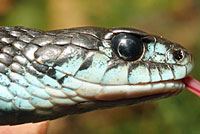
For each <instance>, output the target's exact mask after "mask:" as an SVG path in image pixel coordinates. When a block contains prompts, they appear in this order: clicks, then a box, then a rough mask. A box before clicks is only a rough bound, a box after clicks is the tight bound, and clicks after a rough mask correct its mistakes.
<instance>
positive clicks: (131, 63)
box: [0, 26, 193, 125]
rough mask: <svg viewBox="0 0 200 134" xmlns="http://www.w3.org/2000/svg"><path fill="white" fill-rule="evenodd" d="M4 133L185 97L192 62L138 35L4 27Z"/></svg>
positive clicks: (177, 48)
mask: <svg viewBox="0 0 200 134" xmlns="http://www.w3.org/2000/svg"><path fill="white" fill-rule="evenodd" d="M0 49H1V51H0V125H16V124H23V123H28V122H40V121H44V120H53V119H57V118H59V117H62V116H65V115H73V114H80V113H84V112H89V111H92V110H98V109H105V108H112V107H118V106H127V105H136V104H142V103H146V102H150V101H154V100H159V99H162V98H167V97H170V96H174V95H177V94H179V93H180V92H181V91H182V90H183V89H184V88H185V84H184V83H183V82H182V79H183V78H185V77H186V76H187V75H188V74H189V73H190V72H191V70H192V68H193V58H192V55H191V54H190V53H189V52H188V51H187V50H186V49H185V48H184V47H182V46H181V45H179V44H177V43H174V42H171V41H169V40H167V39H165V38H163V37H162V36H156V35H153V34H149V33H146V32H143V31H141V30H137V29H133V28H123V27H117V28H103V27H77V28H69V29H58V30H51V31H42V30H37V29H32V28H26V27H22V26H12V27H8V26H2V27H0Z"/></svg>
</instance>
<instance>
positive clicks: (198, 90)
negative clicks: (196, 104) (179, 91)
mask: <svg viewBox="0 0 200 134" xmlns="http://www.w3.org/2000/svg"><path fill="white" fill-rule="evenodd" d="M182 81H183V82H184V83H185V86H186V88H187V89H188V90H189V91H191V92H192V93H194V94H196V95H197V96H199V97H200V82H199V81H197V80H196V79H194V78H192V77H190V76H187V77H186V78H184V79H183V80H182Z"/></svg>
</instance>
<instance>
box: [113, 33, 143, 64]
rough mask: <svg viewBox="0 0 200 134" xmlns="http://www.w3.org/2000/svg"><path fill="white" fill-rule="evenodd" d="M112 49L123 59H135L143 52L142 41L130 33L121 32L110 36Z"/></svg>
mask: <svg viewBox="0 0 200 134" xmlns="http://www.w3.org/2000/svg"><path fill="white" fill-rule="evenodd" d="M111 43H112V45H111V46H112V49H113V51H114V52H115V54H116V55H117V56H118V57H119V58H122V59H124V60H127V61H135V60H137V59H139V58H140V57H141V56H142V54H143V43H142V42H141V40H140V39H139V38H137V37H136V36H134V35H132V34H127V33H121V34H118V35H116V36H114V37H113V38H112V41H111Z"/></svg>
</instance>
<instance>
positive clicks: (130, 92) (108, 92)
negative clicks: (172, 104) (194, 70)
mask: <svg viewBox="0 0 200 134" xmlns="http://www.w3.org/2000/svg"><path fill="white" fill-rule="evenodd" d="M90 87H91V86H90ZM101 87H102V88H100V89H97V90H95V89H94V88H93V90H92V89H90V88H87V89H86V88H80V89H79V90H77V93H78V94H79V95H80V96H81V97H84V98H89V99H92V100H96V101H116V100H122V99H134V98H143V97H148V98H151V97H150V96H152V99H153V96H155V95H157V96H158V97H159V96H166V95H164V94H167V96H172V95H176V94H178V93H180V92H181V91H182V90H183V89H184V88H185V84H184V83H183V82H182V80H168V81H162V82H152V83H143V84H134V85H133V84H129V85H104V86H101ZM88 94H90V95H89V96H88ZM159 94H160V95H159Z"/></svg>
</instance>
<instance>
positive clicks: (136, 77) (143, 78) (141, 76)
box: [128, 64, 150, 84]
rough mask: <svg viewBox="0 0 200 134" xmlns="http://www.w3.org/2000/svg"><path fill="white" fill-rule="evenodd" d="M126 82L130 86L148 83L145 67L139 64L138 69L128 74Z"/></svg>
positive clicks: (148, 77) (148, 78) (147, 72)
mask: <svg viewBox="0 0 200 134" xmlns="http://www.w3.org/2000/svg"><path fill="white" fill-rule="evenodd" d="M128 81H129V83H130V84H137V83H147V82H150V76H149V71H148V70H147V68H146V66H144V65H142V64H139V66H138V67H136V68H134V69H132V70H131V71H130V73H129V77H128Z"/></svg>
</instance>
